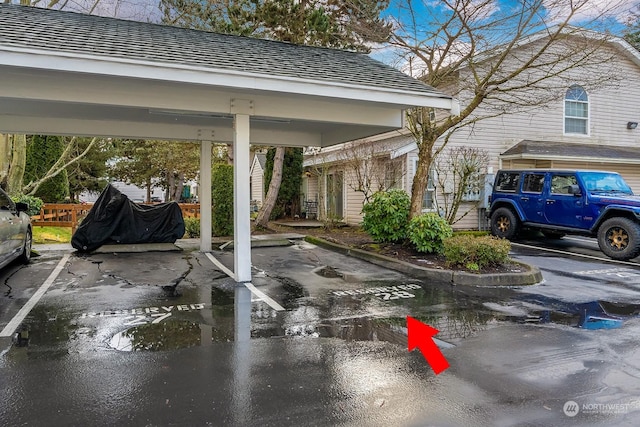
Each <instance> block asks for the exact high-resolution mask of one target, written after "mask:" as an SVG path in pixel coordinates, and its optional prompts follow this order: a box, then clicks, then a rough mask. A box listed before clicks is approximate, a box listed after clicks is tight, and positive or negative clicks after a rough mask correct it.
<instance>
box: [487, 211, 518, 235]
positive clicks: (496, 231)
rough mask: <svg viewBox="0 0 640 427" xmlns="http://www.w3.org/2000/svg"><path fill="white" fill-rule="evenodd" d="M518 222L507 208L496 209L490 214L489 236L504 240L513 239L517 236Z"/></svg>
mask: <svg viewBox="0 0 640 427" xmlns="http://www.w3.org/2000/svg"><path fill="white" fill-rule="evenodd" d="M519 228H520V220H519V219H518V217H517V216H516V214H515V213H514V212H513V211H512V210H511V209H509V208H498V209H496V210H495V212H493V213H492V214H491V234H493V235H494V236H497V237H502V238H504V239H509V240H511V239H513V238H515V237H516V236H517V235H518V231H519Z"/></svg>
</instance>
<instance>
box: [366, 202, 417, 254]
mask: <svg viewBox="0 0 640 427" xmlns="http://www.w3.org/2000/svg"><path fill="white" fill-rule="evenodd" d="M410 207H411V199H410V198H409V195H408V194H407V193H406V192H405V191H403V190H389V191H383V192H378V193H376V194H374V195H373V197H372V199H371V202H369V203H367V204H365V205H364V206H363V208H362V212H363V213H364V216H363V218H362V229H363V230H364V231H366V232H367V233H368V234H369V235H370V236H371V238H372V239H373V240H375V241H376V242H381V243H386V242H391V243H392V242H398V241H400V240H403V239H405V238H406V236H407V234H406V230H407V223H408V219H409V209H410Z"/></svg>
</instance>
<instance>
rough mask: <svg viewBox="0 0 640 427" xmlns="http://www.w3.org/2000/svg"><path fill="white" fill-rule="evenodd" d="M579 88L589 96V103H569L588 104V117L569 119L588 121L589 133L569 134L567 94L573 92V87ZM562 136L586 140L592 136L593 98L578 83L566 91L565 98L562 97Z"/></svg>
mask: <svg viewBox="0 0 640 427" xmlns="http://www.w3.org/2000/svg"><path fill="white" fill-rule="evenodd" d="M574 86H577V87H579V88H580V89H582V91H583V92H584V93H585V95H587V101H586V102H584V101H575V100H569V102H575V103H582V104H587V117H586V119H585V118H582V117H573V116H571V117H569V119H576V120H586V121H587V129H586V130H587V133H577V132H567V92H568V91H569V90H571V88H572V87H574ZM562 134H563V135H565V136H576V137H579V138H584V137H589V136H591V96H590V95H589V93H588V92H587V90H586V89H585V88H584V87H582V85H580V84H578V83H573V84H571V85H570V86H569V87H568V88H567V89H566V90H565V91H564V96H563V97H562Z"/></svg>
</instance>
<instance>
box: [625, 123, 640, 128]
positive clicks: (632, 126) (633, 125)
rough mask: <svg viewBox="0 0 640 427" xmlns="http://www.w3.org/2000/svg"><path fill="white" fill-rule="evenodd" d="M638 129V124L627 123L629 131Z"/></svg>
mask: <svg viewBox="0 0 640 427" xmlns="http://www.w3.org/2000/svg"><path fill="white" fill-rule="evenodd" d="M637 127H638V122H627V129H635V128H637Z"/></svg>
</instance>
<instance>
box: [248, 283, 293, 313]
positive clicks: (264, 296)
mask: <svg viewBox="0 0 640 427" xmlns="http://www.w3.org/2000/svg"><path fill="white" fill-rule="evenodd" d="M244 285H245V286H246V287H247V289H249V290H250V291H251V293H253V294H254V295H255V296H257V297H258V298H260V299H261V300H262V301H263V302H265V303H267V304H268V305H269V307H271V308H273V309H274V310H275V311H284V307H282V306H281V305H280V304H278V303H277V302H276V301H274V300H273V299H271V297H269V296H268V295H267V294H265V293H264V292H262V291H261V290H259V289H258V288H256V287H255V286H253V285H252V284H251V283H248V282H247V283H245V284H244Z"/></svg>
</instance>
